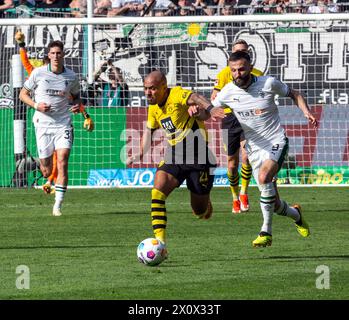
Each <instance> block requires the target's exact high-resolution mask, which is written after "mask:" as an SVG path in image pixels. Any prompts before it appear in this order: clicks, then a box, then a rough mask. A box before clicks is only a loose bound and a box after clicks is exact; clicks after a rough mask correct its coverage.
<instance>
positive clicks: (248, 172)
mask: <svg viewBox="0 0 349 320" xmlns="http://www.w3.org/2000/svg"><path fill="white" fill-rule="evenodd" d="M251 176H252V167H251V165H250V164H245V163H243V164H242V165H241V191H240V193H241V194H246V193H247V188H248V185H249V184H250V180H251Z"/></svg>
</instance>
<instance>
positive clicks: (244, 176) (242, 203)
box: [211, 39, 263, 213]
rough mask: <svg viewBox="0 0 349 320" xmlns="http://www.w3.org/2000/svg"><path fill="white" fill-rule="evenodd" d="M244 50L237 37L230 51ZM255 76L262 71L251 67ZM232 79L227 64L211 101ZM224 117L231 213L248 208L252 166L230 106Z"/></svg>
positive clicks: (219, 76) (218, 76) (223, 125)
mask: <svg viewBox="0 0 349 320" xmlns="http://www.w3.org/2000/svg"><path fill="white" fill-rule="evenodd" d="M236 51H245V52H248V44H247V42H246V41H245V40H243V39H239V40H237V41H236V42H234V43H233V46H232V52H236ZM251 73H252V74H253V75H255V76H257V77H258V76H261V75H263V72H262V71H260V70H258V69H255V68H253V70H252V72H251ZM231 81H233V76H232V74H231V70H230V68H229V66H227V67H225V68H224V69H222V70H221V71H220V72H219V73H218V75H217V79H216V82H215V86H214V88H213V91H212V94H211V100H212V101H213V100H214V99H215V97H216V95H217V93H218V92H219V91H221V90H222V89H223V87H224V86H225V85H226V84H228V83H229V82H231ZM224 112H225V113H226V117H225V118H223V120H222V129H223V130H222V133H223V144H224V149H225V151H226V152H227V155H228V171H227V175H228V179H229V183H230V189H231V193H232V196H233V207H232V212H233V213H240V212H247V211H248V210H249V201H248V195H247V188H248V185H249V183H250V180H251V176H252V168H251V166H250V163H249V161H248V158H247V154H246V151H245V149H244V145H245V137H244V134H243V131H242V128H241V126H240V123H239V121H238V120H237V119H236V117H235V115H234V114H233V113H232V111H231V109H230V108H226V109H225V110H224ZM240 146H241V160H242V164H241V190H240V193H239V171H238V168H239V150H240Z"/></svg>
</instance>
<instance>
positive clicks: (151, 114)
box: [128, 71, 224, 243]
mask: <svg viewBox="0 0 349 320" xmlns="http://www.w3.org/2000/svg"><path fill="white" fill-rule="evenodd" d="M144 92H145V96H146V98H147V100H148V103H149V109H148V121H147V128H146V130H145V132H144V134H143V138H142V145H141V152H140V154H138V155H135V156H132V157H130V158H129V159H128V164H131V163H133V162H135V161H136V160H140V159H142V158H143V156H144V155H145V154H146V152H147V151H148V150H149V148H150V146H151V141H152V134H153V132H154V131H155V130H156V129H158V128H162V129H163V130H164V131H165V133H166V137H167V141H168V147H167V149H166V151H165V155H164V160H163V161H162V162H161V163H160V164H159V166H158V169H157V171H156V174H155V180H154V186H153V189H152V193H151V195H152V200H151V217H152V226H153V231H154V235H155V237H156V238H157V239H159V240H160V241H162V242H164V243H166V224H167V214H166V206H165V202H166V198H167V197H168V196H169V194H170V193H171V192H172V191H173V190H174V189H175V188H177V187H179V186H180V185H181V184H182V183H183V181H184V180H186V182H187V188H188V189H189V190H190V195H191V207H192V210H193V214H194V215H195V216H196V217H198V218H200V219H209V218H210V217H211V215H212V205H211V201H210V191H211V188H212V185H213V178H214V175H213V172H212V171H213V167H215V166H216V165H215V162H216V161H215V157H214V155H213V153H212V152H211V151H210V149H209V148H208V142H207V130H206V128H205V124H204V121H205V120H207V119H209V118H210V115H209V112H208V111H205V110H203V109H199V108H197V106H198V107H204V108H205V106H206V108H207V107H209V106H210V101H209V100H208V99H206V98H205V97H203V96H201V95H199V94H197V93H195V92H192V91H190V90H185V89H183V88H181V87H174V88H168V86H167V81H166V77H165V75H164V74H163V73H162V72H160V71H153V72H151V73H150V74H148V76H147V77H146V78H145V80H144ZM212 108H213V106H212ZM208 110H210V108H209V109H208ZM222 116H224V113H223V112H222Z"/></svg>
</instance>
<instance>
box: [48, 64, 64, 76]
mask: <svg viewBox="0 0 349 320" xmlns="http://www.w3.org/2000/svg"><path fill="white" fill-rule="evenodd" d="M47 70H48V71H50V72H52V73H54V74H61V73H64V71H65V67H64V66H63V69H62V72H60V73H56V72H53V71H52V69H51V63H49V64H48V65H47Z"/></svg>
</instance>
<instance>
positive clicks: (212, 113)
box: [187, 93, 225, 121]
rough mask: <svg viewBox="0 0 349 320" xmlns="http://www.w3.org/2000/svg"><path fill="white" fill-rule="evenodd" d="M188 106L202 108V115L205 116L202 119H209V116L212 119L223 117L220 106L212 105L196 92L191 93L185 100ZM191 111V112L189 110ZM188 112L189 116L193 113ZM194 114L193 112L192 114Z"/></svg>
mask: <svg viewBox="0 0 349 320" xmlns="http://www.w3.org/2000/svg"><path fill="white" fill-rule="evenodd" d="M187 104H188V106H192V105H195V106H198V107H199V108H200V109H203V110H204V111H205V114H204V115H202V117H203V118H206V119H204V120H207V119H209V118H210V117H211V118H212V120H214V121H215V120H216V119H222V118H224V117H225V114H224V110H223V109H221V108H220V107H214V106H213V105H212V103H211V101H210V100H208V99H206V98H205V97H204V96H202V95H201V94H198V93H193V94H192V95H191V96H190V97H189V98H188V100H187ZM194 110H195V109H194ZM188 112H189V110H188ZM191 113H192V112H191ZM191 113H189V115H190V116H193V114H191ZM194 116H195V114H194Z"/></svg>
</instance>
